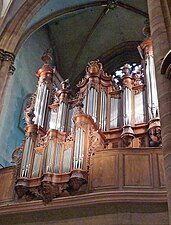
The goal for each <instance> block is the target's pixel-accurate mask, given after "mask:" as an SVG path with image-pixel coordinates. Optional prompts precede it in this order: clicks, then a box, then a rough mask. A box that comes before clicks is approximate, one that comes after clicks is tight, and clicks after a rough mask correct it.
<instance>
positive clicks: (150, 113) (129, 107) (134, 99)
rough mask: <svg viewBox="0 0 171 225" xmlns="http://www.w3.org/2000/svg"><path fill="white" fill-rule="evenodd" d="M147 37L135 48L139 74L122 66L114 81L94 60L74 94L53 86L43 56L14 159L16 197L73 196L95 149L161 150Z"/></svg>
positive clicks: (85, 176) (65, 83)
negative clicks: (141, 53) (140, 53)
mask: <svg viewBox="0 0 171 225" xmlns="http://www.w3.org/2000/svg"><path fill="white" fill-rule="evenodd" d="M149 38H150V37H148V43H146V40H145V43H144V42H143V43H142V44H141V46H140V47H139V48H141V50H142V51H145V52H144V55H145V60H146V61H145V63H144V70H143V71H144V74H143V73H142V69H141V67H138V68H137V70H136V73H134V74H133V73H132V72H131V68H130V65H129V64H125V65H124V67H123V74H122V76H121V77H120V78H118V79H115V77H114V76H112V75H108V74H107V73H105V72H104V71H103V68H102V64H101V63H100V62H99V61H98V60H94V61H91V62H89V63H88V65H87V67H86V72H85V76H84V78H82V80H81V81H80V82H79V83H78V84H77V88H78V89H79V91H78V93H76V94H73V93H72V90H71V88H70V85H69V80H65V81H63V82H62V83H61V87H60V88H59V87H58V88H57V87H55V85H54V78H53V77H54V69H53V68H52V67H51V66H50V65H49V61H50V55H49V53H48V52H47V53H46V54H44V55H43V57H42V59H43V61H44V65H43V66H42V68H41V69H39V71H38V73H37V76H38V78H39V80H38V86H37V90H36V92H35V93H34V94H33V95H32V96H31V98H30V100H29V102H28V104H27V106H26V108H25V111H24V115H25V121H26V129H25V132H26V134H25V139H24V141H23V143H22V145H21V146H20V150H21V152H22V154H20V155H19V154H18V160H17V164H18V176H17V182H16V192H17V194H18V196H19V197H23V196H27V198H33V197H34V198H38V199H40V198H41V199H43V200H44V201H45V202H48V201H51V200H52V199H53V198H54V197H57V196H59V195H64V193H68V192H69V193H70V194H73V193H75V192H77V191H78V190H80V189H81V188H82V186H83V184H87V183H88V175H89V167H90V165H91V157H92V155H93V154H96V152H98V151H99V150H104V151H105V149H113V151H115V149H117V150H118V149H120V148H142V147H150V146H152V147H154V146H155V147H157V146H160V145H161V136H160V123H159V117H158V116H159V114H158V104H157V102H158V101H157V91H156V83H155V75H154V64H153V56H152V47H151V42H150V41H149ZM147 49H148V50H149V49H150V50H151V52H150V53H149V51H147ZM143 62H144V59H143ZM145 82H146V83H145ZM17 152H18V150H17ZM15 155H16V154H15Z"/></svg>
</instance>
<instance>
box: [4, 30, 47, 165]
mask: <svg viewBox="0 0 171 225" xmlns="http://www.w3.org/2000/svg"><path fill="white" fill-rule="evenodd" d="M49 46H50V44H49V39H48V37H47V34H46V32H45V31H44V30H43V29H41V30H39V31H37V32H35V33H34V34H33V35H32V36H31V37H30V38H29V39H28V40H27V41H26V42H25V44H24V45H23V47H22V48H21V49H20V51H19V52H18V54H17V56H16V59H15V68H16V70H15V73H14V75H13V76H11V77H10V78H9V81H8V84H7V87H6V92H5V98H4V105H3V108H2V111H1V118H0V126H1V129H0V164H2V166H4V167H5V166H9V165H10V162H11V154H12V152H13V151H14V149H15V148H16V147H17V146H18V145H20V144H21V142H22V139H23V137H24V130H23V127H24V126H23V125H22V124H23V120H22V118H23V115H22V107H23V101H24V99H26V98H27V97H28V95H29V94H31V93H33V92H34V91H35V88H36V84H37V78H36V76H35V73H36V72H37V70H38V68H39V67H40V65H41V64H42V62H41V59H40V56H41V55H42V54H43V52H44V51H45V50H46V49H47V48H49ZM2 166H1V167H2Z"/></svg>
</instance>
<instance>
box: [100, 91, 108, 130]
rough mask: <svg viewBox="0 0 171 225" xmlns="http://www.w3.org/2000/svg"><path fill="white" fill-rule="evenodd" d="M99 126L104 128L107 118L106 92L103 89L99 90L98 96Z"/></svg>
mask: <svg viewBox="0 0 171 225" xmlns="http://www.w3.org/2000/svg"><path fill="white" fill-rule="evenodd" d="M100 97H101V98H100V128H101V130H103V131H105V130H106V119H107V94H106V92H105V91H102V92H101V96H100Z"/></svg>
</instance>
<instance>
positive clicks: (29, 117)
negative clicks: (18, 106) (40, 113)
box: [24, 94, 36, 125]
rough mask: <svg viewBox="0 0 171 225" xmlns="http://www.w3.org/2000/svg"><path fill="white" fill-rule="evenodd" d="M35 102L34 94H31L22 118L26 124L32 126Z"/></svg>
mask: <svg viewBox="0 0 171 225" xmlns="http://www.w3.org/2000/svg"><path fill="white" fill-rule="evenodd" d="M35 101H36V94H33V95H32V96H31V97H30V98H29V99H28V102H27V104H26V106H25V108H24V118H25V121H26V124H27V125H28V124H33V118H34V116H35V115H34V106H35Z"/></svg>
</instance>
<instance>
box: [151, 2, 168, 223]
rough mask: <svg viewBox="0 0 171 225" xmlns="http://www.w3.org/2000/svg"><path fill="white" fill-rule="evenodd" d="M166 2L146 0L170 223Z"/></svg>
mask: <svg viewBox="0 0 171 225" xmlns="http://www.w3.org/2000/svg"><path fill="white" fill-rule="evenodd" d="M166 7H167V2H166V1H163V0H148V10H149V18H150V28H151V35H152V41H153V48H154V58H155V66H156V80H157V87H158V99H159V105H160V118H161V130H162V143H163V154H164V165H165V173H166V186H167V191H168V206H169V209H168V210H169V220H170V224H171V88H170V87H171V81H170V80H169V79H168V78H167V76H165V75H162V74H161V62H162V59H163V58H164V56H165V55H166V53H167V52H168V51H169V48H170V43H169V37H168V33H169V26H168V24H169V23H170V22H169V21H168V19H169V17H168V16H167V17H166V15H165V9H166Z"/></svg>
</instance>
